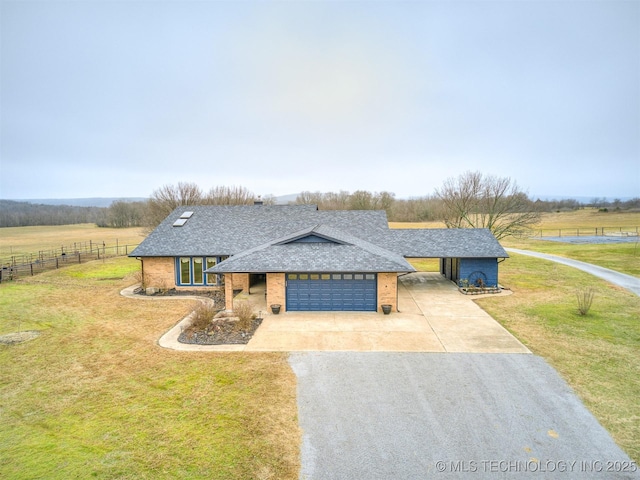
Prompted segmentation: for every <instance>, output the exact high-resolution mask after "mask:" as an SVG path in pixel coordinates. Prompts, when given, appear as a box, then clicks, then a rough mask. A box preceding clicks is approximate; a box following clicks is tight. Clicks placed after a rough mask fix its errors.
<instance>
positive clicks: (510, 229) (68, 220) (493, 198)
mask: <svg viewBox="0 0 640 480" xmlns="http://www.w3.org/2000/svg"><path fill="white" fill-rule="evenodd" d="M258 198H259V197H258V196H256V195H255V194H254V193H253V192H251V191H250V190H248V189H246V188H244V187H242V186H216V187H212V188H211V189H209V190H208V191H205V190H202V189H201V188H200V187H199V186H198V185H197V184H195V183H189V182H179V183H178V184H176V185H163V186H162V187H160V188H158V189H156V190H154V191H153V193H152V194H151V196H150V198H149V199H148V200H146V201H136V202H131V201H122V200H120V201H115V202H113V203H112V204H111V205H110V206H109V207H76V206H69V205H40V204H32V203H28V202H15V201H10V200H0V227H10V226H31V225H65V224H73V223H95V224H96V225H98V226H100V227H115V228H125V227H145V228H146V229H147V230H149V231H150V230H151V229H153V228H155V227H156V226H157V225H158V224H159V223H160V222H161V221H162V220H164V219H165V218H166V216H167V215H168V214H169V213H170V212H172V211H173V210H174V209H175V208H177V207H180V206H191V205H252V204H253V203H254V202H255V201H256V200H257V199H258ZM275 200H276V199H275V198H274V197H273V196H266V197H264V198H260V201H262V203H263V204H265V205H271V204H274V203H275ZM290 203H293V204H313V205H317V206H318V208H319V209H320V210H385V211H386V213H387V218H388V219H389V221H392V222H428V221H440V222H443V223H444V224H445V225H446V226H447V227H450V228H489V229H491V230H492V231H493V232H494V234H495V235H496V237H498V238H502V237H503V236H506V235H512V234H517V233H522V232H523V231H525V230H526V229H527V228H529V227H531V226H533V225H535V223H537V222H538V220H539V216H540V213H542V212H556V211H567V210H576V209H579V208H584V207H586V206H591V207H595V208H598V209H600V210H602V211H608V210H610V209H611V210H638V209H640V198H634V199H631V200H627V201H622V200H620V199H614V200H613V201H608V200H607V199H605V198H594V199H592V200H591V202H589V203H587V204H585V203H581V202H579V201H578V200H575V199H562V200H540V199H536V200H532V199H530V198H529V196H528V195H527V194H526V193H525V192H524V191H523V190H521V189H520V187H519V186H518V185H517V184H516V183H515V182H514V181H513V180H512V179H510V178H508V177H496V176H491V175H484V174H482V173H480V172H465V173H463V174H462V175H459V176H458V177H451V178H448V179H447V180H445V181H444V182H443V184H442V186H441V187H439V188H437V189H436V190H435V192H434V193H433V194H431V195H425V196H422V197H416V198H409V199H398V198H396V196H395V194H394V193H392V192H387V191H382V192H370V191H366V190H356V191H354V192H348V191H343V190H341V191H338V192H319V191H316V192H310V191H304V192H301V193H300V194H298V196H297V197H296V199H295V201H293V202H290Z"/></svg>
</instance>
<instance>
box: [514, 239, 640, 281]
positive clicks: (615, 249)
mask: <svg viewBox="0 0 640 480" xmlns="http://www.w3.org/2000/svg"><path fill="white" fill-rule="evenodd" d="M501 243H502V245H503V246H505V247H513V248H521V249H523V250H534V251H536V252H542V253H550V254H553V255H559V256H561V257H567V258H573V259H575V260H580V261H582V262H587V263H593V264H595V265H599V266H601V267H605V268H610V269H612V270H616V271H618V272H622V273H626V274H628V275H635V276H640V239H639V243H615V244H612V243H606V244H597V245H596V244H570V243H559V242H550V241H544V240H530V239H528V240H523V239H514V238H507V239H505V240H503V241H502V242H501Z"/></svg>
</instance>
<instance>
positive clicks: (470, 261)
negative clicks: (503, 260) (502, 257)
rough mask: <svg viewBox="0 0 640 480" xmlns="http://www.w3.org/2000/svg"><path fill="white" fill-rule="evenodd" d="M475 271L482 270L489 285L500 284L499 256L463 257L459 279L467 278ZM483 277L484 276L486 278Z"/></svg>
mask: <svg viewBox="0 0 640 480" xmlns="http://www.w3.org/2000/svg"><path fill="white" fill-rule="evenodd" d="M475 272H482V273H483V274H484V277H486V280H485V282H486V284H487V286H491V287H492V286H494V285H498V259H497V258H461V259H460V273H459V277H458V280H459V281H462V280H467V279H469V277H470V276H476V275H473V274H474V273H475ZM484 277H483V278H484Z"/></svg>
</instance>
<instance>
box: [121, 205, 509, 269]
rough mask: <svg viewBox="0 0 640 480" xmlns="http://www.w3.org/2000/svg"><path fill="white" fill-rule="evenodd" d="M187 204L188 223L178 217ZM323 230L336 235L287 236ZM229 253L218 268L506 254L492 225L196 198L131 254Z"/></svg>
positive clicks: (349, 265) (376, 264)
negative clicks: (456, 225)
mask: <svg viewBox="0 0 640 480" xmlns="http://www.w3.org/2000/svg"><path fill="white" fill-rule="evenodd" d="M185 211H192V212H193V215H192V216H191V218H189V219H188V220H187V221H186V222H185V223H184V225H183V226H180V227H174V226H173V223H174V222H175V221H176V220H177V219H178V218H180V216H181V214H182V213H183V212H185ZM311 233H314V234H318V235H320V236H324V237H326V238H330V239H335V240H337V241H338V242H339V244H338V243H307V244H301V243H289V244H280V245H278V243H283V242H285V243H286V241H287V240H291V239H294V238H298V237H300V236H304V235H307V234H311ZM226 255H229V256H231V257H230V258H229V259H227V260H225V261H224V262H221V263H220V264H219V265H217V266H216V267H214V268H213V269H212V272H213V271H215V272H219V273H220V272H224V271H229V272H231V271H236V272H267V271H269V272H278V271H315V272H329V271H346V272H356V271H359V272H373V271H378V272H381V271H389V272H391V271H397V272H407V271H413V268H412V267H411V266H410V265H409V264H408V263H407V261H406V260H405V259H404V258H403V257H418V258H420V257H432V258H446V257H454V258H456V257H459V258H474V257H480V258H482V257H490V258H506V257H508V254H507V253H506V252H505V251H504V249H503V248H502V246H501V245H500V244H499V243H498V241H497V240H496V239H495V237H494V236H493V235H492V234H491V232H490V231H489V230H484V229H403V230H395V229H389V227H388V223H387V216H386V214H385V212H384V211H376V210H364V211H363V210H324V211H319V210H317V208H316V206H315V205H287V206H267V205H262V206H193V207H180V208H177V209H176V210H174V211H173V212H172V213H171V214H170V215H169V216H168V217H167V218H166V219H165V220H164V221H163V222H162V223H161V224H160V225H159V226H158V227H157V228H156V229H155V230H154V231H153V232H151V234H149V236H148V237H147V238H146V239H145V240H144V241H143V242H142V243H141V244H140V245H139V246H138V247H137V248H136V249H135V250H133V251H132V252H131V254H130V256H132V257H164V256H166V257H176V256H226Z"/></svg>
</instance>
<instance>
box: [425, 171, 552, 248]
mask: <svg viewBox="0 0 640 480" xmlns="http://www.w3.org/2000/svg"><path fill="white" fill-rule="evenodd" d="M436 195H437V196H438V198H440V200H441V201H442V204H443V209H444V213H443V216H444V222H445V224H446V225H447V227H448V228H488V229H489V230H491V232H492V233H493V234H494V235H495V237H496V238H497V239H501V238H504V237H506V236H508V235H518V234H522V233H524V232H526V231H527V230H528V229H529V228H530V227H531V226H533V225H535V224H536V223H538V222H539V221H540V213H539V212H537V211H536V210H535V207H534V205H533V203H532V202H531V201H530V200H529V198H528V196H527V194H526V193H524V192H522V191H521V190H520V189H519V187H518V185H517V184H516V183H515V182H514V181H512V180H511V179H510V178H508V177H503V178H500V177H495V176H491V175H487V176H483V175H482V173H480V172H466V173H463V174H462V175H460V176H459V177H457V178H449V179H447V180H446V181H445V182H444V184H443V185H442V187H441V188H439V189H436Z"/></svg>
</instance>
